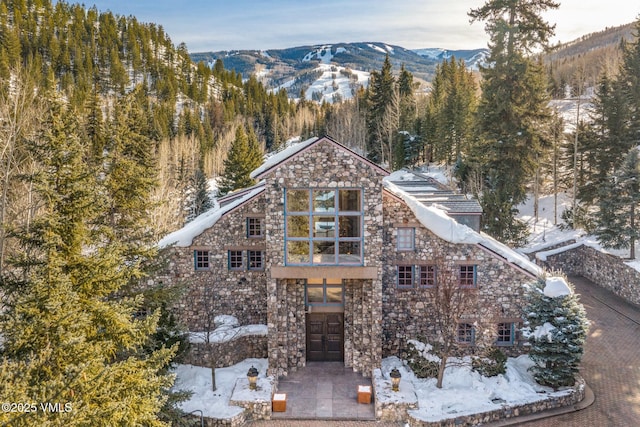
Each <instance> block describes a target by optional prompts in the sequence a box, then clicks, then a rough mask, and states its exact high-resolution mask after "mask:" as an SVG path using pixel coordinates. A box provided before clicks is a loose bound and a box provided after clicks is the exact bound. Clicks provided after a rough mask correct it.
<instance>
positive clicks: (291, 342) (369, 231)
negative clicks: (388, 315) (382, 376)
mask: <svg viewBox="0 0 640 427" xmlns="http://www.w3.org/2000/svg"><path fill="white" fill-rule="evenodd" d="M382 177H383V176H382V174H381V173H380V171H379V170H377V169H376V168H374V167H372V166H371V165H369V164H367V163H365V162H364V161H363V160H361V159H358V158H357V157H356V156H354V155H353V154H352V153H349V152H348V150H346V149H343V148H341V147H339V146H338V145H337V144H334V143H332V142H330V141H329V140H321V141H319V142H317V143H315V144H313V145H311V146H310V147H309V148H307V149H305V150H302V151H300V152H298V154H297V155H296V156H295V157H294V158H292V159H289V160H288V161H285V162H283V163H281V164H280V165H278V166H277V167H275V168H274V169H272V170H270V171H268V173H266V175H265V176H264V179H265V182H266V190H265V201H266V212H268V213H269V215H268V217H267V221H266V228H267V230H266V231H267V253H268V257H267V271H270V269H271V268H272V267H284V266H285V260H284V242H285V236H284V232H285V225H284V193H285V189H287V188H329V189H332V188H338V189H339V188H359V189H361V190H362V198H363V202H364V217H363V222H364V263H363V265H364V266H366V267H378V268H379V269H380V267H381V260H382V229H381V227H380V224H381V223H382ZM313 268H314V269H317V273H316V275H315V277H320V278H322V277H327V274H326V273H323V267H321V266H318V267H313ZM366 285H367V286H363V287H362V288H363V289H362V290H358V292H362V296H360V295H358V296H357V297H356V298H357V299H358V300H360V301H365V303H363V304H356V305H357V307H355V308H356V310H355V311H352V312H351V313H350V316H351V317H350V320H349V321H350V326H351V327H352V328H354V329H352V330H351V331H347V329H346V328H347V325H346V324H345V341H346V340H347V339H348V338H347V335H348V334H350V336H351V338H349V343H348V344H347V343H345V347H348V351H345V364H346V365H347V366H352V367H353V368H354V370H356V371H357V372H362V373H364V374H365V375H371V370H372V369H373V368H374V367H376V366H379V365H380V363H381V361H382V352H381V336H382V325H381V322H380V320H379V319H381V318H382V281H381V276H380V275H379V276H378V278H377V279H375V280H369V281H367V282H366ZM299 288H301V289H302V291H301V290H300V289H299ZM303 291H304V286H303V284H302V283H298V284H297V285H292V281H291V280H285V279H274V278H271V279H268V280H267V294H268V299H267V326H268V328H269V370H270V371H269V372H270V374H272V375H285V374H287V371H288V369H289V368H296V367H298V366H304V364H305V363H306V362H305V358H304V357H305V354H304V352H303V351H301V348H302V346H304V339H303V330H304V327H305V326H304V316H302V314H303V311H302V310H304V300H303V299H301V297H302V296H303V293H300V292H303ZM290 292H294V293H296V294H297V295H294V296H291V297H290V298H289V297H287V295H288V294H289V293H290ZM346 311H347V308H346V307H345V312H346ZM293 322H295V323H296V324H295V325H293V326H292V325H291V323H293ZM301 328H302V329H301ZM292 329H293V330H292Z"/></svg>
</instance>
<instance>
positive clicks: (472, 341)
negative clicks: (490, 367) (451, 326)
mask: <svg viewBox="0 0 640 427" xmlns="http://www.w3.org/2000/svg"><path fill="white" fill-rule="evenodd" d="M464 325H467V326H469V328H466V327H465V330H464V331H461V328H462V327H463V326H464ZM467 329H468V330H469V332H470V335H471V336H470V338H469V341H467V340H461V339H460V333H461V332H465V336H466V334H467ZM457 332H458V333H457V336H456V342H457V343H458V344H460V345H475V343H476V328H475V327H474V326H473V323H470V322H458V331H457Z"/></svg>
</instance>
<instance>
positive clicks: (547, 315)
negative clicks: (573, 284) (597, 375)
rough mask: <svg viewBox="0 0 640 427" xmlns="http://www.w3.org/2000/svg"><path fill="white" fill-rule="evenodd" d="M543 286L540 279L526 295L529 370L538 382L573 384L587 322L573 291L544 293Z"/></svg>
mask: <svg viewBox="0 0 640 427" xmlns="http://www.w3.org/2000/svg"><path fill="white" fill-rule="evenodd" d="M554 280H555V279H554ZM545 287H546V284H545V282H543V281H540V282H538V283H537V284H535V285H533V286H531V287H530V289H529V291H528V294H527V298H528V305H527V307H526V308H525V315H526V319H527V323H526V324H527V328H528V329H529V342H530V343H531V349H530V351H529V357H530V358H531V360H533V361H534V362H535V365H534V366H532V367H531V368H530V370H531V371H532V372H533V375H534V378H535V379H536V381H537V382H538V383H539V384H541V385H544V386H548V387H553V388H554V389H558V388H559V387H563V386H572V385H573V384H574V383H575V375H576V374H577V373H578V365H579V363H580V361H581V360H582V355H583V354H584V348H583V346H584V342H585V340H586V338H587V329H588V325H589V323H588V320H587V317H586V313H585V311H584V307H583V306H582V304H580V302H579V301H578V297H577V296H576V294H575V293H574V292H571V293H570V294H568V295H554V294H553V293H548V295H546V294H545Z"/></svg>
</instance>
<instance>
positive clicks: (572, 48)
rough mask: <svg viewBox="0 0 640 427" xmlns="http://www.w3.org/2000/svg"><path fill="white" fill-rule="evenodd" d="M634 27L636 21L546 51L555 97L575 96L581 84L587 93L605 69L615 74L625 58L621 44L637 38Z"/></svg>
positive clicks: (544, 59) (582, 89)
mask: <svg viewBox="0 0 640 427" xmlns="http://www.w3.org/2000/svg"><path fill="white" fill-rule="evenodd" d="M633 28H634V24H633V23H629V24H626V25H621V26H618V27H611V28H606V29H604V30H602V31H598V32H595V33H590V34H586V35H584V36H582V37H580V38H578V39H576V40H573V41H570V42H568V43H562V44H558V45H557V46H554V47H553V49H551V51H550V52H548V53H546V54H544V55H543V61H544V63H545V64H546V65H547V67H548V69H549V75H550V78H551V83H552V92H553V96H554V97H556V98H565V97H567V96H575V94H576V92H577V91H578V87H579V86H582V88H581V89H580V90H579V91H580V93H581V94H582V95H585V94H588V92H589V91H591V90H592V89H591V88H593V87H594V86H595V85H596V82H597V80H598V77H599V76H600V75H601V74H602V72H603V71H604V70H605V69H608V70H609V71H610V72H614V73H615V72H616V70H617V68H618V64H619V62H620V59H621V57H622V52H621V50H620V43H621V42H622V41H623V40H625V41H627V42H631V41H633V40H634V38H635V36H634V34H633Z"/></svg>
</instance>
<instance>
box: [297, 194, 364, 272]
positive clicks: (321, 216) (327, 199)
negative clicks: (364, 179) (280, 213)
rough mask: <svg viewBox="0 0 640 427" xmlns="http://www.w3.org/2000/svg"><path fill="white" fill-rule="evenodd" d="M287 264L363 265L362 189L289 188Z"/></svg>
mask: <svg viewBox="0 0 640 427" xmlns="http://www.w3.org/2000/svg"><path fill="white" fill-rule="evenodd" d="M285 200H286V202H285V216H286V240H285V253H286V264H287V265H344V264H347V265H348V264H353V265H361V264H362V259H363V235H364V233H363V222H362V218H363V204H362V190H360V189H343V188H340V189H336V188H319V189H287V190H286V193H285Z"/></svg>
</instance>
